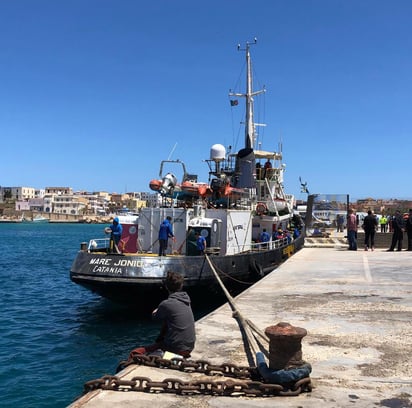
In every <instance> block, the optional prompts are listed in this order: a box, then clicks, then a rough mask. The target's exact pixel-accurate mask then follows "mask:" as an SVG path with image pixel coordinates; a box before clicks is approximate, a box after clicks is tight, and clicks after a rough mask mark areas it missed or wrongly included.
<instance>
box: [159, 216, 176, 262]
mask: <svg viewBox="0 0 412 408" xmlns="http://www.w3.org/2000/svg"><path fill="white" fill-rule="evenodd" d="M170 221H172V217H170V216H167V217H166V219H165V220H164V221H163V222H162V223H161V224H160V229H159V256H166V250H167V243H168V240H169V238H173V239H174V238H175V236H174V235H173V228H172V224H171V223H170Z"/></svg>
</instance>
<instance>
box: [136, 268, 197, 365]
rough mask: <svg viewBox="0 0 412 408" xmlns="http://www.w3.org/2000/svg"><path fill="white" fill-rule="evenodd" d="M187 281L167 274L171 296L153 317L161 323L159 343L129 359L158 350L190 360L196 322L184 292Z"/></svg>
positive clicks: (156, 310) (139, 349)
mask: <svg viewBox="0 0 412 408" xmlns="http://www.w3.org/2000/svg"><path fill="white" fill-rule="evenodd" d="M183 281H184V278H183V276H182V275H180V274H179V273H176V272H170V271H169V272H168V273H167V277H166V280H165V282H164V283H165V286H166V289H167V291H168V292H169V297H168V298H167V299H166V300H163V301H162V302H161V303H160V304H159V306H158V308H157V309H155V310H154V311H153V313H152V318H153V319H154V320H156V321H160V322H162V328H161V331H160V334H159V336H158V337H157V339H156V343H154V344H151V345H149V346H144V347H138V348H136V349H134V350H132V351H131V352H130V355H129V359H131V358H133V356H134V355H136V354H150V353H153V352H155V351H156V355H157V354H158V353H159V352H160V354H162V355H163V353H164V352H166V351H168V352H171V353H175V354H178V355H180V356H183V357H185V358H188V357H190V353H191V352H192V350H193V348H194V346H195V341H196V333H195V319H194V317H193V312H192V308H191V301H190V297H189V295H188V294H187V293H186V292H184V291H182V288H183Z"/></svg>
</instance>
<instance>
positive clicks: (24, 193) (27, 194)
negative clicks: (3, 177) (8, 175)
mask: <svg viewBox="0 0 412 408" xmlns="http://www.w3.org/2000/svg"><path fill="white" fill-rule="evenodd" d="M34 197H35V189H34V188H33V187H0V202H1V203H4V202H5V201H9V200H14V201H27V200H29V199H30V198H34Z"/></svg>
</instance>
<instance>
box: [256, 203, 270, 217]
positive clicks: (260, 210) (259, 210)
mask: <svg viewBox="0 0 412 408" xmlns="http://www.w3.org/2000/svg"><path fill="white" fill-rule="evenodd" d="M267 211H268V208H267V206H266V204H265V203H257V204H256V214H257V215H262V214H266V213H267Z"/></svg>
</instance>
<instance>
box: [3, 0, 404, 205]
mask: <svg viewBox="0 0 412 408" xmlns="http://www.w3.org/2000/svg"><path fill="white" fill-rule="evenodd" d="M411 16H412V2H411V1H409V0H405V1H403V0H388V1H383V0H356V1H355V0H282V1H280V0H272V1H269V0H254V1H253V2H246V1H244V0H227V1H223V0H219V1H217V0H209V1H195V0H191V1H189V0H174V1H171V0H168V1H166V0H159V1H156V0H152V1H138V0H71V1H57V0H36V1H33V0H13V1H5V0H4V1H1V2H0V83H1V91H0V137H1V141H2V142H1V151H2V155H1V162H0V163H1V165H0V185H2V186H27V187H35V188H44V187H46V186H71V187H73V189H74V190H87V191H97V190H104V191H109V192H125V191H149V187H148V186H149V181H150V180H151V179H153V178H156V177H157V176H158V173H159V163H160V161H161V160H163V159H168V158H171V159H181V160H183V161H184V162H185V164H186V166H187V168H188V171H189V172H190V173H195V174H198V175H199V179H200V180H201V181H207V176H208V174H207V172H208V167H207V165H206V163H204V162H203V160H205V159H208V157H209V151H210V147H211V146H212V145H213V144H215V143H222V144H224V145H225V146H227V145H232V146H234V147H235V148H236V149H239V148H241V147H242V145H243V134H242V135H241V136H240V137H239V133H238V132H239V121H240V119H238V115H239V113H243V110H242V109H243V108H242V107H241V106H240V105H239V106H238V107H237V108H236V109H235V108H231V107H230V104H229V98H228V92H229V89H235V87H236V86H237V84H238V82H239V81H242V80H243V72H244V71H242V70H243V69H244V58H245V57H244V54H243V53H241V52H238V51H237V44H238V43H241V44H244V43H245V42H246V41H252V40H253V38H254V37H257V39H258V43H257V45H256V46H253V48H252V59H253V63H254V71H255V73H256V77H257V81H256V82H255V87H256V88H259V87H260V86H262V85H265V86H266V89H267V92H266V93H265V95H264V97H263V98H261V99H264V102H265V103H264V106H265V110H264V115H263V114H262V116H259V117H258V118H257V121H264V122H265V123H266V124H267V126H266V127H265V128H262V130H260V132H261V133H260V138H261V140H262V143H263V145H262V148H265V149H266V150H271V149H272V150H273V149H276V148H277V146H278V144H279V142H280V141H281V142H282V146H283V156H284V161H285V163H286V165H287V167H286V173H285V189H286V191H287V192H289V193H293V194H295V195H296V197H297V198H305V196H306V195H304V194H302V193H301V192H300V184H299V177H302V179H303V180H304V181H306V182H307V183H308V187H309V190H310V192H313V193H348V194H350V196H351V198H365V197H374V198H380V197H385V198H412V191H411V182H410V170H411V143H412V137H411V136H412V115H411V108H412V80H411V79H412V25H411ZM259 103H261V102H259Z"/></svg>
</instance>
